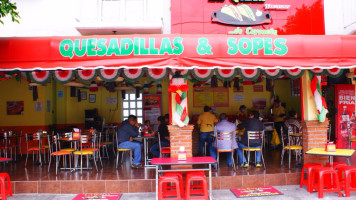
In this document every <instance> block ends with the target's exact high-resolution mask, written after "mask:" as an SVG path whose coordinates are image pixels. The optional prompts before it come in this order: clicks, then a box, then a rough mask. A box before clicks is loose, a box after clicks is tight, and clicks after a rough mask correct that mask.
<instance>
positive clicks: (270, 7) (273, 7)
mask: <svg viewBox="0 0 356 200" xmlns="http://www.w3.org/2000/svg"><path fill="white" fill-rule="evenodd" d="M264 6H265V10H288V9H289V8H290V5H275V4H265V5H264Z"/></svg>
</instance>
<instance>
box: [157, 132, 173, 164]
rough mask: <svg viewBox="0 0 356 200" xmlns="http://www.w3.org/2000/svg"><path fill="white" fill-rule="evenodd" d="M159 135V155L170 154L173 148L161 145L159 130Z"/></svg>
mask: <svg viewBox="0 0 356 200" xmlns="http://www.w3.org/2000/svg"><path fill="white" fill-rule="evenodd" d="M157 134H158V135H157V136H158V145H159V157H160V158H162V157H163V156H165V155H169V154H171V148H170V147H169V148H167V147H166V148H165V147H162V145H161V136H160V134H159V132H157Z"/></svg>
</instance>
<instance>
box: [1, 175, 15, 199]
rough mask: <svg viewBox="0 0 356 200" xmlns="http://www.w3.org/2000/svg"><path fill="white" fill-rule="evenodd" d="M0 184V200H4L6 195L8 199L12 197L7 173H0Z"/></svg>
mask: <svg viewBox="0 0 356 200" xmlns="http://www.w3.org/2000/svg"><path fill="white" fill-rule="evenodd" d="M6 179H7V183H6ZM0 184H1V187H0V189H1V200H6V196H7V195H10V197H12V190H11V181H10V176H9V174H8V173H0ZM6 186H7V187H6Z"/></svg>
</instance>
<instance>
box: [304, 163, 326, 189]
mask: <svg viewBox="0 0 356 200" xmlns="http://www.w3.org/2000/svg"><path fill="white" fill-rule="evenodd" d="M317 166H319V167H321V166H322V165H321V164H320V163H307V164H305V165H303V168H302V175H301V177H300V186H299V187H300V188H302V187H303V185H306V186H307V191H308V192H310V190H311V181H312V180H311V179H312V178H311V174H312V170H313V167H317ZM305 170H306V171H307V178H306V179H305V176H304V175H305Z"/></svg>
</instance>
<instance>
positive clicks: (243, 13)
mask: <svg viewBox="0 0 356 200" xmlns="http://www.w3.org/2000/svg"><path fill="white" fill-rule="evenodd" d="M212 22H217V23H221V24H228V25H236V26H251V25H259V24H269V23H271V15H270V14H269V13H264V12H262V11H260V10H258V9H255V8H250V6H248V5H236V6H234V5H224V6H222V7H221V9H220V11H214V12H213V14H212Z"/></svg>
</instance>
